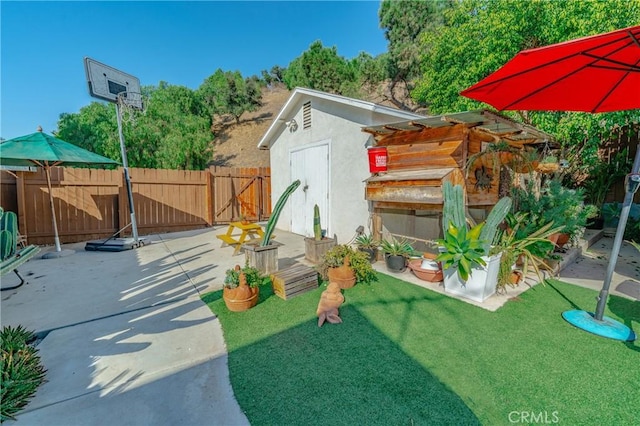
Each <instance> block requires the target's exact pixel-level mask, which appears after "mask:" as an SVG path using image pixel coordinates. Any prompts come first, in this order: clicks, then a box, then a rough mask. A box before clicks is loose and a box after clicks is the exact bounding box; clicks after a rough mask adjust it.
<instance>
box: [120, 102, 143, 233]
mask: <svg viewBox="0 0 640 426" xmlns="http://www.w3.org/2000/svg"><path fill="white" fill-rule="evenodd" d="M116 117H117V119H118V136H119V137H120V153H121V155H122V167H123V168H124V180H125V182H126V184H127V198H128V199H129V211H130V212H131V232H132V233H133V239H134V241H135V242H136V245H138V225H137V224H136V212H135V209H134V207H133V193H132V191H131V178H130V177H129V166H128V163H127V149H126V147H125V146H124V134H123V133H122V114H121V112H120V104H119V103H118V102H116Z"/></svg>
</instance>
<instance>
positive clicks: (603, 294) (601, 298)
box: [595, 144, 640, 321]
mask: <svg viewBox="0 0 640 426" xmlns="http://www.w3.org/2000/svg"><path fill="white" fill-rule="evenodd" d="M639 170H640V144H638V147H637V148H636V157H635V160H634V161H633V167H632V170H631V174H630V175H627V182H625V191H626V193H625V196H624V202H623V203H622V211H621V212H620V220H619V222H618V228H617V229H616V237H615V239H614V241H613V247H612V248H611V257H610V258H609V265H608V267H607V274H606V275H605V278H604V283H603V285H602V290H600V294H599V295H598V297H597V300H598V304H597V306H596V314H595V318H596V320H598V321H602V317H603V315H604V308H605V306H606V304H607V298H608V297H609V286H610V285H611V280H612V278H613V272H614V271H615V269H616V262H617V260H618V254H619V253H620V247H621V246H622V240H623V238H624V230H625V228H626V227H627V219H629V210H631V204H632V202H633V195H634V194H635V192H636V191H637V190H638V185H632V182H628V180H630V179H631V177H632V176H634V175H637V174H638V171H639Z"/></svg>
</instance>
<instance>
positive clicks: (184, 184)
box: [0, 167, 271, 244]
mask: <svg viewBox="0 0 640 426" xmlns="http://www.w3.org/2000/svg"><path fill="white" fill-rule="evenodd" d="M129 174H130V176H131V187H132V192H133V200H134V208H135V212H136V223H137V225H138V232H139V234H140V235H148V234H152V233H162V232H173V231H184V230H190V229H199V228H204V227H208V226H212V225H216V224H224V223H229V222H231V221H234V220H238V219H239V218H240V217H244V218H246V219H248V220H252V221H263V220H266V219H268V217H269V215H270V213H271V185H270V182H271V179H270V171H269V168H266V167H265V168H229V167H211V168H209V169H208V170H205V171H185V170H156V169H137V168H130V169H129ZM51 179H52V190H53V197H54V209H55V212H56V219H57V225H58V234H59V235H60V241H61V242H62V243H71V242H79V241H87V240H92V239H98V238H105V237H109V236H111V235H114V234H116V233H118V231H121V234H120V235H130V234H131V228H130V227H129V226H128V225H129V224H130V212H129V204H128V197H127V190H126V184H125V181H124V173H123V170H122V169H118V170H101V169H84V168H70V167H54V168H52V169H51ZM0 197H1V198H0V204H1V205H2V207H3V208H4V209H5V210H8V211H14V212H16V214H17V215H18V223H19V228H20V232H21V233H22V234H23V235H25V236H26V237H27V239H28V242H29V243H30V244H52V243H53V225H52V220H51V206H50V201H49V190H48V187H47V181H46V175H45V173H44V171H43V170H42V169H38V170H37V171H36V172H16V173H15V175H12V174H10V173H7V172H2V173H0Z"/></svg>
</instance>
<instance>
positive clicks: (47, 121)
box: [0, 0, 387, 139]
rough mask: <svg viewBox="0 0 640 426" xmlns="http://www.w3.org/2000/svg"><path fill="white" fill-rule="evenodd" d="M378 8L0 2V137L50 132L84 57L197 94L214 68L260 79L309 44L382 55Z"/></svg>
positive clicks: (79, 100) (74, 105) (77, 101)
mask: <svg viewBox="0 0 640 426" xmlns="http://www.w3.org/2000/svg"><path fill="white" fill-rule="evenodd" d="M379 7H380V2H379V1H334V2H331V1H318V2H306V1H276V2H266V1H232V2H220V1H195V2H186V1H183V2H168V1H143V2H115V1H107V2H93V1H85V2H78V1H72V2H58V1H47V2H31V1H6V0H2V2H1V3H0V20H1V21H0V24H1V27H0V28H1V30H0V31H1V39H0V40H1V54H0V55H1V56H0V58H1V62H0V63H1V65H0V67H1V68H0V70H1V73H2V74H1V75H0V82H1V92H0V102H1V103H0V107H1V114H0V115H1V117H0V118H1V121H0V136H1V137H3V138H5V139H11V138H13V137H17V136H21V135H25V134H29V133H33V132H35V131H36V127H37V126H38V125H42V127H43V129H44V131H45V132H49V133H51V132H52V131H55V130H56V128H57V122H58V118H59V115H60V114H61V113H64V112H78V111H79V110H80V108H82V107H83V106H85V105H88V104H89V103H91V102H92V101H94V100H95V99H93V98H91V97H90V96H89V92H88V89H87V83H86V77H85V72H84V65H83V58H84V57H85V56H88V57H90V58H93V59H95V60H97V61H99V62H102V63H105V64H107V65H110V66H112V67H114V68H117V69H119V70H121V71H124V72H126V73H128V74H131V75H134V76H136V77H138V78H139V79H140V83H141V84H142V85H157V84H158V83H159V82H160V81H166V82H168V83H170V84H175V85H183V86H187V87H189V88H191V89H196V88H197V87H198V86H199V85H200V84H201V83H202V82H203V81H204V79H205V78H207V77H208V76H210V75H211V74H213V73H214V72H215V71H216V70H217V69H218V68H221V69H222V70H224V71H240V72H241V73H242V75H243V76H245V77H249V76H251V75H253V74H257V75H260V71H261V70H263V69H267V70H269V69H271V67H272V66H274V65H279V66H281V67H286V66H288V64H289V63H290V62H291V61H292V60H293V59H295V58H296V57H298V56H300V55H301V54H302V52H304V51H306V50H307V49H308V48H309V45H311V43H313V42H314V41H316V40H320V41H322V44H323V45H324V46H329V47H331V46H336V47H337V49H338V54H339V55H341V56H343V57H345V58H348V59H351V58H353V57H355V56H357V55H358V53H360V52H362V51H364V52H368V53H369V54H371V55H373V56H376V55H379V54H380V53H383V52H385V51H386V50H387V42H386V40H385V38H384V32H383V30H382V29H380V28H379V19H378V9H379Z"/></svg>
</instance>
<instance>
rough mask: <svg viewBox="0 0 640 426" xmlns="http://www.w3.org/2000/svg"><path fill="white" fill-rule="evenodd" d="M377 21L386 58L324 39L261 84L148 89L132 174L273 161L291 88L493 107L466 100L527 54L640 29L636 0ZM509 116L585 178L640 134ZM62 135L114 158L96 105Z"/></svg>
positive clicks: (64, 122) (457, 107)
mask: <svg viewBox="0 0 640 426" xmlns="http://www.w3.org/2000/svg"><path fill="white" fill-rule="evenodd" d="M379 20H380V21H379V23H380V27H381V28H382V29H383V30H384V32H385V37H386V39H387V41H388V51H387V52H386V53H383V54H381V55H379V56H377V57H373V56H371V55H369V54H368V53H366V52H361V53H360V54H359V55H358V56H357V57H355V58H352V59H348V58H344V57H342V56H340V55H339V52H338V47H337V46H333V47H327V46H323V44H322V42H321V41H320V40H318V41H315V42H313V43H312V44H311V45H310V46H309V49H308V50H307V51H305V52H303V53H302V54H301V55H300V56H299V57H297V58H293V59H292V61H291V62H290V63H289V64H288V66H287V67H280V66H273V67H272V68H271V69H270V70H266V69H265V70H263V71H262V73H261V76H259V77H258V76H251V77H243V76H242V75H241V74H240V73H239V72H230V71H224V70H221V69H218V70H215V71H214V72H213V74H211V75H210V76H209V77H208V78H206V79H205V80H204V81H203V83H202V84H201V85H200V87H198V88H197V89H195V90H193V89H189V88H186V87H182V86H175V85H171V84H170V83H168V82H160V83H159V85H158V86H147V87H145V88H144V92H145V95H146V96H147V98H148V108H147V111H146V113H145V114H138V116H137V117H136V119H135V122H133V123H129V124H127V125H125V127H124V133H125V138H126V140H127V145H128V147H129V149H128V153H129V164H130V165H131V166H132V167H150V168H175V169H196V170H197V169H203V168H205V167H207V165H209V164H217V165H230V166H257V165H268V153H265V152H260V151H258V150H257V148H256V145H257V143H258V141H259V140H260V138H261V137H262V135H263V134H264V133H265V132H266V130H267V129H268V127H269V125H270V124H271V120H272V119H273V117H274V116H275V115H276V114H277V113H278V111H279V109H280V107H281V106H282V105H283V104H284V102H286V99H287V98H288V96H289V93H290V92H289V91H290V90H292V89H293V88H295V87H296V86H301V87H308V88H312V89H316V90H322V91H326V92H330V93H336V94H341V95H344V96H349V97H354V98H359V99H365V100H368V101H372V102H377V103H381V104H383V105H388V106H393V107H396V108H400V109H405V110H411V111H416V112H419V113H422V114H440V113H445V112H457V111H465V110H472V109H479V108H483V107H487V106H486V105H483V104H481V103H479V102H475V101H473V100H471V99H467V98H464V97H461V96H460V95H459V92H460V91H461V90H463V89H465V88H467V87H469V86H471V85H472V84H474V83H476V82H477V81H479V80H481V79H482V78H484V77H486V76H487V75H489V74H490V73H492V72H493V71H495V70H496V69H498V68H499V67H500V66H502V65H503V64H504V63H506V62H507V61H508V60H509V59H510V58H511V57H513V56H514V55H515V54H516V53H517V52H518V51H520V50H523V49H528V48H533V47H539V46H544V45H548V44H552V43H557V42H560V41H565V40H570V39H573V38H577V37H581V36H586V35H592V34H597V33H602V32H607V31H612V30H615V29H619V28H624V27H628V26H632V25H637V24H638V23H639V22H640V0H608V1H587V2H585V1H583V0H566V1H562V2H551V1H542V0H531V1H513V0H434V1H396V0H383V1H382V2H381V4H380V10H379ZM585 90H588V88H585ZM507 115H509V116H511V117H512V118H514V119H515V120H518V121H522V122H526V123H528V124H532V125H534V126H536V127H538V128H540V129H542V130H545V131H547V132H549V133H552V134H554V135H555V136H556V138H557V140H558V141H559V142H560V143H561V145H562V146H563V148H564V149H565V150H566V152H568V153H569V157H572V158H570V159H573V160H575V161H574V162H572V164H574V167H575V168H576V169H577V170H578V171H579V170H580V169H581V168H583V169H584V168H588V167H589V166H590V165H591V164H592V163H593V162H594V161H595V158H596V157H597V155H598V147H599V146H600V144H601V143H602V141H606V140H609V139H615V138H617V137H620V135H621V132H633V131H636V132H637V129H638V126H640V124H639V123H640V117H639V116H638V113H637V111H625V112H617V113H607V114H584V113H567V112H553V113H546V112H527V111H518V112H509V113H507ZM57 134H58V135H59V136H60V137H62V138H63V139H66V140H69V141H71V142H74V143H76V144H78V145H80V146H82V147H84V148H87V149H90V150H92V151H94V152H97V153H99V154H102V155H105V156H107V157H111V158H116V159H117V158H119V144H118V138H117V130H116V120H115V107H114V105H112V104H102V103H98V102H93V103H91V104H90V105H87V106H85V107H83V108H81V110H80V111H79V112H77V113H64V114H62V115H61V116H60V120H59V122H58V132H57Z"/></svg>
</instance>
